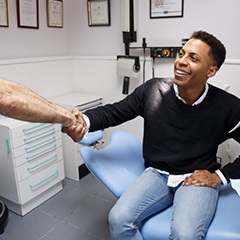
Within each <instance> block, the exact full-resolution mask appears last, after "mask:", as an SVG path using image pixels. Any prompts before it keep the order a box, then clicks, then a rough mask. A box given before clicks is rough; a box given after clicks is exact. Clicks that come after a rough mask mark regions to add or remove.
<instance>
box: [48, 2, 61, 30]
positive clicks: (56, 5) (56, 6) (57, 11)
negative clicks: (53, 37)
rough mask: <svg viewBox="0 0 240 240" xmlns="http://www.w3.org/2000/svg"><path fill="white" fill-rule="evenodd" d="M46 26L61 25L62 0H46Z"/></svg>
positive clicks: (58, 26)
mask: <svg viewBox="0 0 240 240" xmlns="http://www.w3.org/2000/svg"><path fill="white" fill-rule="evenodd" d="M47 22H48V27H56V28H62V27H63V1H62V0H47Z"/></svg>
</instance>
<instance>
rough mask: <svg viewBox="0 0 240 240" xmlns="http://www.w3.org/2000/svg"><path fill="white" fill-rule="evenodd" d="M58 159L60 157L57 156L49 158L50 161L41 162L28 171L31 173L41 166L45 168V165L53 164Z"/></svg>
mask: <svg viewBox="0 0 240 240" xmlns="http://www.w3.org/2000/svg"><path fill="white" fill-rule="evenodd" d="M57 158H58V155H57V154H55V155H54V156H53V157H51V158H49V159H47V160H45V161H43V162H41V163H39V164H37V165H35V166H33V167H30V168H27V170H28V171H29V172H30V171H33V170H36V169H38V168H40V167H41V166H44V165H46V164H47V163H49V162H52V161H53V160H56V159H57Z"/></svg>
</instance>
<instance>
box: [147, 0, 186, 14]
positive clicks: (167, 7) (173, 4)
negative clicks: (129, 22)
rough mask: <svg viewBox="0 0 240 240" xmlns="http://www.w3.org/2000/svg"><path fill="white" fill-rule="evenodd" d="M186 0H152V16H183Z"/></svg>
mask: <svg viewBox="0 0 240 240" xmlns="http://www.w3.org/2000/svg"><path fill="white" fill-rule="evenodd" d="M183 4H184V0H150V18H177V17H183Z"/></svg>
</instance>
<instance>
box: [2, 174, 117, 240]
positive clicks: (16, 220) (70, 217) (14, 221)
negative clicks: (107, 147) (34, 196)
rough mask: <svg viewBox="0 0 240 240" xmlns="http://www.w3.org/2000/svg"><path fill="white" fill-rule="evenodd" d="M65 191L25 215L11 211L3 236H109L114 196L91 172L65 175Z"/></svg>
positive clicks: (69, 239) (13, 239)
mask: <svg viewBox="0 0 240 240" xmlns="http://www.w3.org/2000/svg"><path fill="white" fill-rule="evenodd" d="M63 186H64V188H63V191H61V192H60V193H58V194H57V195H55V196H54V197H52V198H51V199H49V200H48V201H46V202H45V203H43V204H42V205H40V206H39V207H38V208H36V209H34V210H33V211H31V212H30V213H28V214H27V215H25V216H24V217H21V216H19V215H17V214H15V213H13V212H10V214H9V219H8V223H7V226H6V228H5V232H4V233H3V234H2V235H0V240H56V239H57V240H99V239H104V240H109V239H110V237H109V231H108V223H107V216H108V213H109V210H110V209H111V207H112V206H113V204H114V203H115V201H116V199H115V197H114V196H113V195H112V194H111V193H109V192H108V190H106V189H105V187H104V186H103V185H102V184H101V183H100V182H99V181H98V180H96V179H95V177H94V176H93V175H91V174H88V175H87V176H85V177H84V178H82V179H81V180H80V181H79V182H78V181H73V180H70V179H65V180H64V182H63Z"/></svg>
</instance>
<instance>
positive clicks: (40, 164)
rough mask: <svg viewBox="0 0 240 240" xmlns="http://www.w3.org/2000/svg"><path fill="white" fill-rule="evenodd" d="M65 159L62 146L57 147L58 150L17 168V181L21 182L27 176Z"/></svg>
mask: <svg viewBox="0 0 240 240" xmlns="http://www.w3.org/2000/svg"><path fill="white" fill-rule="evenodd" d="M62 159H63V152H62V148H61V147H60V148H57V149H56V151H53V152H50V153H48V154H45V155H43V156H41V157H40V158H37V159H35V160H33V161H31V162H27V163H25V164H22V165H21V166H19V167H17V168H16V173H17V181H18V182H21V181H23V180H24V179H26V178H29V177H31V176H32V175H33V174H36V173H37V172H39V171H42V170H43V169H45V168H47V167H49V166H51V165H52V164H54V163H56V162H58V161H60V160H62Z"/></svg>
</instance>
